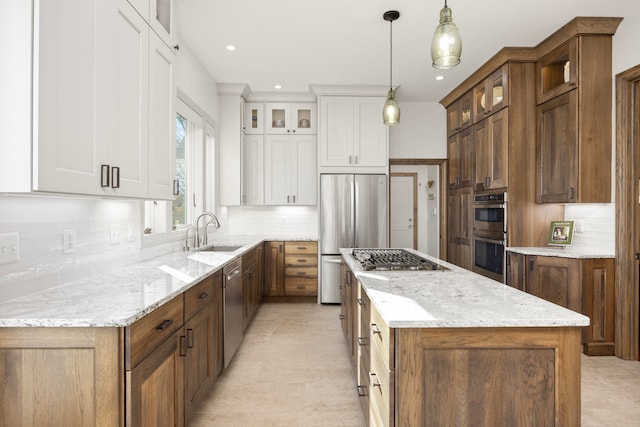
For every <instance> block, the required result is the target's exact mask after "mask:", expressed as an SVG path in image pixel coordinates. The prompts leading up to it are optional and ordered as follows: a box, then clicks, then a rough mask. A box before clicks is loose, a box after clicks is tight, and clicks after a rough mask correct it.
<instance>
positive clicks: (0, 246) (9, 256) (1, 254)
mask: <svg viewBox="0 0 640 427" xmlns="http://www.w3.org/2000/svg"><path fill="white" fill-rule="evenodd" d="M19 240H20V239H19V236H18V233H3V234H0V264H9V263H12V262H16V261H18V260H19V259H20V246H19Z"/></svg>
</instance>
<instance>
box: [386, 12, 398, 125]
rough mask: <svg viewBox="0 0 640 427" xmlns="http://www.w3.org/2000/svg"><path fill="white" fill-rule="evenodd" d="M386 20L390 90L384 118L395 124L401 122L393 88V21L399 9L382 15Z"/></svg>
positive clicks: (388, 122)
mask: <svg viewBox="0 0 640 427" xmlns="http://www.w3.org/2000/svg"><path fill="white" fill-rule="evenodd" d="M382 17H383V18H384V20H385V21H389V45H390V48H389V92H387V101H386V102H385V103H384V107H383V109H382V120H383V121H384V124H385V125H395V124H398V123H400V107H399V106H398V102H397V101H396V94H395V91H394V90H393V79H392V76H393V21H395V20H396V19H398V18H399V17H400V12H398V11H397V10H389V11H387V12H385V13H384V15H382Z"/></svg>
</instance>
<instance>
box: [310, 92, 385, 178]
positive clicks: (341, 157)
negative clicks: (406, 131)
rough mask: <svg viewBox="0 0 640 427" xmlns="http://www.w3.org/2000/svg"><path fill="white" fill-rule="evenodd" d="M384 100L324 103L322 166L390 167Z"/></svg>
mask: <svg viewBox="0 0 640 427" xmlns="http://www.w3.org/2000/svg"><path fill="white" fill-rule="evenodd" d="M384 101H385V100H384V98H383V97H377V96H376V97H372V96H362V97H352V96H325V97H322V98H321V99H320V129H321V130H320V166H321V167H327V166H328V167H331V166H349V167H386V165H387V157H388V154H387V140H388V136H387V135H388V133H387V132H388V130H387V127H386V126H385V125H384V124H383V122H382V108H383V106H384Z"/></svg>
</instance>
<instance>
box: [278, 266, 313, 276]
mask: <svg viewBox="0 0 640 427" xmlns="http://www.w3.org/2000/svg"><path fill="white" fill-rule="evenodd" d="M284 275H285V276H289V277H318V267H287V268H285V269H284Z"/></svg>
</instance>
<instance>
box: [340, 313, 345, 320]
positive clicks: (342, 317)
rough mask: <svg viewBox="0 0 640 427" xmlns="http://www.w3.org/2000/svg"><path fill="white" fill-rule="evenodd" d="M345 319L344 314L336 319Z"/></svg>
mask: <svg viewBox="0 0 640 427" xmlns="http://www.w3.org/2000/svg"><path fill="white" fill-rule="evenodd" d="M346 317H347V316H345V315H344V314H341V315H339V316H338V319H340V320H344V319H345V318H346Z"/></svg>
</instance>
